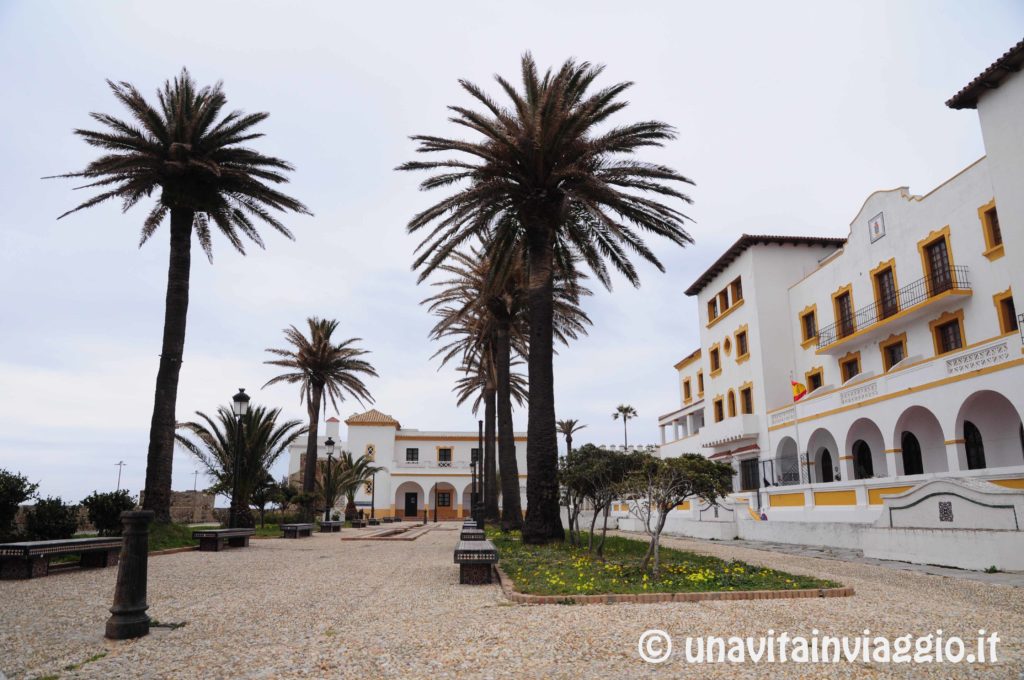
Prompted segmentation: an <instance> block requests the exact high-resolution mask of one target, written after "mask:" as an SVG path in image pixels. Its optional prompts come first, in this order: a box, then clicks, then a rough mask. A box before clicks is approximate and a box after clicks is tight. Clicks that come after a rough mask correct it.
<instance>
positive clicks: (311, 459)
mask: <svg viewBox="0 0 1024 680" xmlns="http://www.w3.org/2000/svg"><path fill="white" fill-rule="evenodd" d="M323 394H324V388H323V386H318V385H314V386H313V389H312V394H310V395H309V403H307V404H306V411H307V413H309V435H308V436H307V437H306V464H305V466H304V467H303V469H302V491H303V493H313V490H314V489H315V488H316V462H317V448H318V446H317V445H318V439H317V432H318V429H319V427H320V401H321V399H323ZM302 512H303V521H305V522H310V521H312V517H311V516H310V515H311V512H312V505H311V504H310V505H307V506H306V507H305V508H304V509H303V511H302Z"/></svg>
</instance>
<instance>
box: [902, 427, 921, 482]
mask: <svg viewBox="0 0 1024 680" xmlns="http://www.w3.org/2000/svg"><path fill="white" fill-rule="evenodd" d="M900 448H901V449H903V474H905V475H923V474H924V462H923V461H922V460H921V442H919V441H917V437H915V436H914V433H913V432H904V433H903V436H902V437H900Z"/></svg>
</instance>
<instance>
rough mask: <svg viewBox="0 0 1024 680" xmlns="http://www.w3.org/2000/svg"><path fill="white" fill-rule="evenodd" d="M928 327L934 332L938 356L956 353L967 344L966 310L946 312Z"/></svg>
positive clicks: (933, 336)
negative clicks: (965, 335) (965, 332)
mask: <svg viewBox="0 0 1024 680" xmlns="http://www.w3.org/2000/svg"><path fill="white" fill-rule="evenodd" d="M928 327H929V328H930V329H931V331H932V340H933V341H934V343H935V355H936V356H939V355H942V354H948V353H949V352H955V351H956V350H958V349H960V348H962V347H963V346H964V345H966V344H967V342H966V339H965V338H964V310H962V309H958V310H957V311H955V312H946V313H945V314H943V315H942V316H940V317H939V318H938V319H935V320H934V321H932V322H931V323H930V324H928Z"/></svg>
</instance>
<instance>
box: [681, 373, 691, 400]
mask: <svg viewBox="0 0 1024 680" xmlns="http://www.w3.org/2000/svg"><path fill="white" fill-rule="evenodd" d="M683 400H684V401H693V395H692V394H691V393H690V379H689V378H687V379H685V380H683Z"/></svg>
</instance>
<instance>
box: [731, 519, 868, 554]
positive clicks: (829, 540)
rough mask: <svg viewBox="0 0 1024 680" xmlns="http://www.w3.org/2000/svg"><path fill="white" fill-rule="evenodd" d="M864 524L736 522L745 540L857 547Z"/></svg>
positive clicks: (740, 534) (859, 545) (740, 535)
mask: <svg viewBox="0 0 1024 680" xmlns="http://www.w3.org/2000/svg"><path fill="white" fill-rule="evenodd" d="M867 526H868V525H866V524H852V523H849V522H827V523H825V522H773V521H771V520H769V521H767V522H755V521H754V520H747V521H740V522H738V523H737V529H738V530H739V531H738V533H739V537H740V538H742V539H745V540H748V541H772V542H774V543H793V544H796V545H825V546H830V547H833V548H851V549H853V550H859V549H860V547H861V538H860V535H861V532H863V531H864V529H866V528H867Z"/></svg>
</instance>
